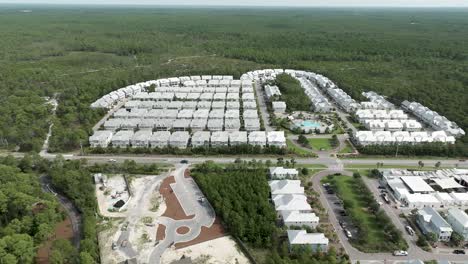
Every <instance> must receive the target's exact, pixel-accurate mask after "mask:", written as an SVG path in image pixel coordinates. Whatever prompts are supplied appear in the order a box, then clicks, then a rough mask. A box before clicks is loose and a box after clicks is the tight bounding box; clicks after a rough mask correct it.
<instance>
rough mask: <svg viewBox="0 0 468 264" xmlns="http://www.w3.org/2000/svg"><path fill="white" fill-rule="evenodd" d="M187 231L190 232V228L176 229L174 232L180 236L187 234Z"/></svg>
mask: <svg viewBox="0 0 468 264" xmlns="http://www.w3.org/2000/svg"><path fill="white" fill-rule="evenodd" d="M189 231H190V228H188V227H187V226H181V227H179V228H177V230H176V232H177V233H178V234H181V235H184V234H187V233H188V232H189Z"/></svg>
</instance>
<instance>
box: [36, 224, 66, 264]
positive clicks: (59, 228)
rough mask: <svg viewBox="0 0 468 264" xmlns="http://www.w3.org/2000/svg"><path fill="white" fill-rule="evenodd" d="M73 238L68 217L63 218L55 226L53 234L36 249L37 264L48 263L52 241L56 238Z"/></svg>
mask: <svg viewBox="0 0 468 264" xmlns="http://www.w3.org/2000/svg"><path fill="white" fill-rule="evenodd" d="M72 238H73V229H72V224H71V221H70V218H68V217H67V218H65V220H63V221H62V222H60V223H58V224H57V225H56V226H55V229H54V234H53V235H52V236H51V237H50V238H49V240H47V241H46V242H44V243H43V244H42V245H41V247H40V248H39V249H38V250H37V255H36V263H37V264H49V263H50V260H49V256H50V253H51V252H52V243H53V242H54V241H55V240H58V239H67V240H71V239H72Z"/></svg>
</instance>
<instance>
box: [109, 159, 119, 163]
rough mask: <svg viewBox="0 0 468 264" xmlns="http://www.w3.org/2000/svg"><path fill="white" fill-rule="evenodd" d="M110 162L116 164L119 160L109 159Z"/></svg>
mask: <svg viewBox="0 0 468 264" xmlns="http://www.w3.org/2000/svg"><path fill="white" fill-rule="evenodd" d="M109 162H111V163H115V162H117V160H115V159H109Z"/></svg>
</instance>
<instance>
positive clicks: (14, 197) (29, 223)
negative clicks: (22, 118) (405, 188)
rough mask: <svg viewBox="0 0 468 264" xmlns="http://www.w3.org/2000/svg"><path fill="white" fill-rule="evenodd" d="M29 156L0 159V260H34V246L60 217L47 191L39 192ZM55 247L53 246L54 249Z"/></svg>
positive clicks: (10, 262) (49, 233)
mask: <svg viewBox="0 0 468 264" xmlns="http://www.w3.org/2000/svg"><path fill="white" fill-rule="evenodd" d="M32 165H33V163H32V159H31V158H30V157H29V156H27V157H26V158H24V159H22V160H20V161H18V160H16V159H14V158H13V157H11V156H7V157H5V158H1V159H0V175H1V177H0V263H3V264H17V263H18V264H20V263H21V264H23V263H24V264H28V263H35V256H36V251H37V248H38V247H39V246H40V245H41V244H42V243H43V242H44V241H46V240H47V239H49V238H50V237H52V236H53V234H54V228H55V224H56V223H58V222H60V221H61V220H63V218H64V215H63V213H62V212H61V211H60V209H59V208H60V206H59V204H58V202H57V201H56V200H55V197H54V196H53V195H51V194H47V193H44V192H42V190H41V186H40V184H39V175H38V173H36V172H34V171H33V170H32V167H33V166H32ZM54 250H55V248H54Z"/></svg>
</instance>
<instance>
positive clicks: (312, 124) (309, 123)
mask: <svg viewBox="0 0 468 264" xmlns="http://www.w3.org/2000/svg"><path fill="white" fill-rule="evenodd" d="M300 126H301V127H307V128H311V127H313V128H315V127H320V123H318V122H315V121H310V120H305V121H302V122H301V123H300Z"/></svg>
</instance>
